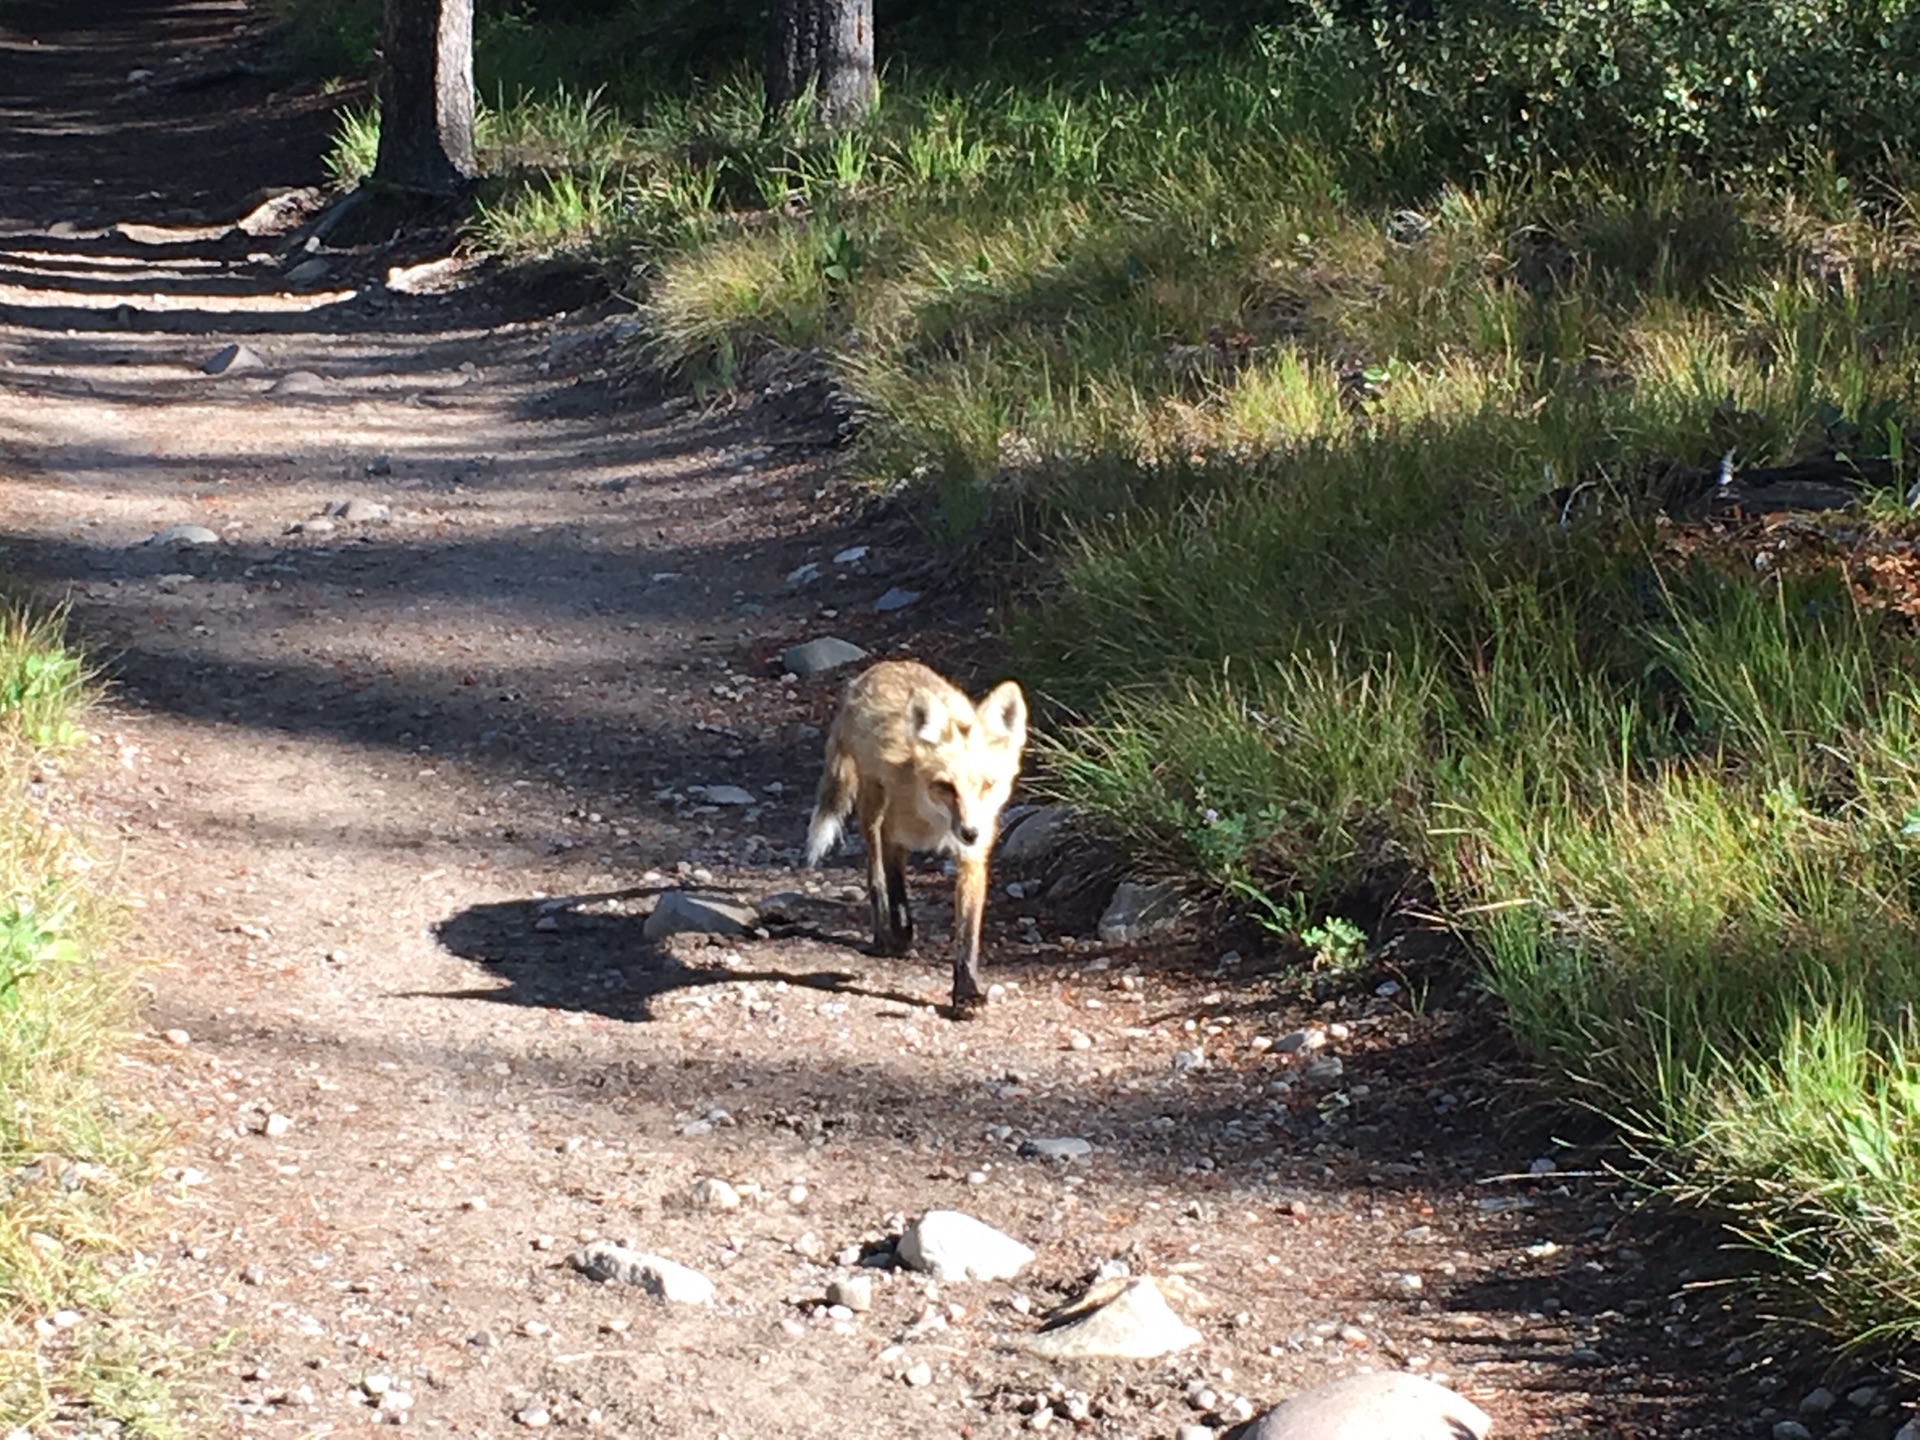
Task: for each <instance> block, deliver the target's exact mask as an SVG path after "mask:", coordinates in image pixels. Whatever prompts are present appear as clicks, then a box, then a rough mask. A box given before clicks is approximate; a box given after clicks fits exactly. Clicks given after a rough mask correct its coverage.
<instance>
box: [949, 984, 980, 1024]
mask: <svg viewBox="0 0 1920 1440" xmlns="http://www.w3.org/2000/svg"><path fill="white" fill-rule="evenodd" d="M986 1008H987V997H986V996H985V995H982V994H981V993H980V992H979V991H978V990H973V989H968V990H964V991H962V990H956V991H954V992H953V1018H954V1019H956V1020H977V1019H979V1018H980V1016H981V1015H983V1014H984V1013H986Z"/></svg>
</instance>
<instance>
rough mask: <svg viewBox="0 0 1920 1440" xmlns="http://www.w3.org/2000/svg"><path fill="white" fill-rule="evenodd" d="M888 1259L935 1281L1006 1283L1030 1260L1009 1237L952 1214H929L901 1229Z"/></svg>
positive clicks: (1030, 1255)
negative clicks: (901, 1231) (898, 1240)
mask: <svg viewBox="0 0 1920 1440" xmlns="http://www.w3.org/2000/svg"><path fill="white" fill-rule="evenodd" d="M894 1254H895V1255H896V1256H898V1258H899V1261H900V1263H901V1264H902V1265H905V1266H906V1267H907V1268H908V1269H909V1270H924V1271H926V1272H927V1273H928V1274H929V1275H931V1276H933V1278H934V1279H936V1280H1011V1279H1012V1278H1013V1277H1014V1276H1016V1275H1018V1274H1019V1273H1020V1272H1021V1270H1023V1269H1024V1268H1026V1266H1027V1264H1028V1262H1030V1261H1031V1260H1032V1259H1033V1251H1031V1250H1029V1249H1028V1248H1027V1247H1026V1246H1024V1245H1022V1244H1021V1243H1020V1242H1019V1241H1018V1240H1015V1239H1014V1238H1013V1237H1012V1236H1011V1235H1003V1234H1001V1233H1000V1231H998V1230H996V1229H994V1228H993V1227H992V1226H991V1225H989V1224H987V1223H986V1222H985V1221H983V1220H976V1219H974V1218H973V1217H972V1216H971V1215H962V1214H961V1213H960V1212H959V1211H958V1210H929V1211H928V1212H927V1213H926V1214H924V1215H922V1216H921V1217H920V1218H919V1219H918V1220H916V1221H914V1222H913V1223H912V1224H911V1225H909V1226H907V1229H906V1233H905V1234H903V1235H902V1236H901V1237H900V1243H899V1245H898V1246H896V1247H895V1249H894Z"/></svg>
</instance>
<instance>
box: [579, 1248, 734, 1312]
mask: <svg viewBox="0 0 1920 1440" xmlns="http://www.w3.org/2000/svg"><path fill="white" fill-rule="evenodd" d="M567 1263H568V1264H570V1265H572V1266H573V1268H574V1269H576V1270H578V1271H579V1272H580V1273H581V1274H582V1275H585V1276H586V1277H587V1278H588V1279H589V1280H600V1281H607V1280H618V1281H619V1282H621V1283H622V1284H624V1285H638V1286H639V1287H640V1288H641V1289H642V1290H645V1291H646V1292H647V1293H648V1294H649V1295H651V1296H653V1297H654V1298H655V1299H656V1300H662V1301H668V1302H671V1303H673V1304H677V1305H708V1304H711V1303H712V1302H713V1282H712V1281H711V1280H709V1279H708V1278H707V1277H706V1276H704V1275H702V1274H701V1273H700V1272H699V1271H698V1270H694V1269H690V1268H689V1267H687V1266H685V1265H681V1264H677V1263H676V1262H674V1261H672V1260H665V1259H662V1258H661V1257H660V1256H658V1255H645V1254H642V1253H641V1252H640V1251H637V1250H629V1249H628V1248H627V1247H626V1246H624V1245H620V1244H616V1243H615V1242H614V1241H612V1240H595V1241H594V1242H593V1243H592V1244H590V1245H588V1246H587V1247H586V1248H585V1249H584V1250H580V1251H578V1252H576V1253H575V1254H574V1255H572V1256H571V1257H569V1259H568V1262H567Z"/></svg>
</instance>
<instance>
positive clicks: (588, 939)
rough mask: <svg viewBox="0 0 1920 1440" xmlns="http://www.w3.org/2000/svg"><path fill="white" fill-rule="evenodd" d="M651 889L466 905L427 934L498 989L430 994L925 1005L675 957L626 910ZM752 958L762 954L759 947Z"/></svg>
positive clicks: (845, 984)
mask: <svg viewBox="0 0 1920 1440" xmlns="http://www.w3.org/2000/svg"><path fill="white" fill-rule="evenodd" d="M658 893H660V892H659V890H657V889H655V888H653V887H636V888H632V889H626V890H607V891H600V892H597V893H591V894H578V895H558V896H552V897H548V898H545V899H540V900H503V901H496V902H493V903H491V904H485V905H472V906H469V907H468V908H466V909H465V910H462V911H460V912H459V913H457V914H455V915H452V916H450V917H449V918H447V919H445V920H443V921H441V922H440V923H439V924H438V925H436V926H435V927H434V935H435V938H436V939H438V940H439V942H440V943H441V944H442V945H443V946H445V947H446V948H447V950H448V951H450V952H451V953H453V954H455V955H458V956H460V957H461V958H462V959H464V960H471V961H474V962H475V963H476V964H478V965H481V966H482V967H484V968H485V969H486V970H487V971H488V972H490V973H491V974H493V975H496V976H498V977H499V978H500V979H502V980H504V981H505V982H506V983H505V984H504V985H499V986H486V987H476V988H474V989H469V990H458V991H434V992H431V993H432V994H434V995H436V996H438V997H439V998H442V999H465V1000H487V1001H492V1002H495V1003H498V1004H508V1005H532V1006H539V1007H542V1008H547V1009H555V1010H574V1011H585V1012H588V1013H591V1014H595V1015H604V1016H606V1017H607V1018H608V1019H610V1020H627V1021H646V1020H652V1019H654V1018H656V1016H655V1014H654V1002H655V1001H656V1000H657V999H658V998H659V997H661V996H663V995H668V994H671V993H672V992H674V991H680V990H692V989H698V988H700V987H702V986H708V985H723V984H727V983H729V982H738V981H742V980H745V981H753V982H756V983H760V984H772V983H774V982H776V981H784V982H785V983H787V984H788V985H792V986H797V987H800V988H802V989H807V990H821V991H827V992H830V993H834V994H843V995H859V996H863V997H865V998H867V999H872V1000H882V1001H890V1002H892V1003H895V1004H900V1005H908V1006H920V1005H924V1004H926V1003H927V1002H926V999H925V997H923V996H917V995H908V994H903V993H899V992H896V991H893V990H888V989H885V988H878V987H875V986H872V985H870V984H863V983H862V979H863V977H861V976H860V975H857V974H854V973H852V972H850V971H843V970H808V969H805V968H803V967H802V966H800V965H796V966H794V967H793V968H792V969H779V968H757V969H748V968H745V967H743V966H737V965H722V964H719V963H718V959H719V956H720V955H721V954H723V953H725V951H724V950H723V949H722V948H719V947H716V948H715V949H714V950H713V951H712V954H713V955H714V957H715V962H716V963H713V964H710V965H703V964H700V963H698V962H697V961H692V962H690V961H688V960H686V959H682V958H681V957H679V956H676V955H674V954H672V953H670V952H669V951H668V950H666V949H664V948H662V947H661V946H659V945H657V944H655V943H654V942H653V941H650V940H648V939H646V938H645V935H644V934H643V931H644V927H645V925H646V919H647V917H646V915H645V913H637V914H636V913H629V911H628V908H627V905H628V902H631V901H634V900H638V899H642V898H644V897H646V896H649V895H655V894H658ZM777 930H778V933H780V934H781V935H783V936H792V937H795V938H801V939H811V940H819V941H821V942H823V943H826V944H831V945H835V946H836V947H838V946H844V945H845V943H846V937H845V936H844V935H842V934H840V933H838V930H837V927H833V926H830V925H827V924H823V923H817V922H816V917H814V916H812V915H805V916H802V917H795V918H794V919H793V920H792V921H790V922H789V923H783V924H781V925H779V926H778V927H777ZM808 948H811V947H808ZM861 948H864V947H861ZM761 953H762V955H763V956H764V953H765V952H764V950H763V951H762V952H761ZM412 993H414V994H423V993H428V992H412Z"/></svg>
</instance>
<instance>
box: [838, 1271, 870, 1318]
mask: <svg viewBox="0 0 1920 1440" xmlns="http://www.w3.org/2000/svg"><path fill="white" fill-rule="evenodd" d="M827 1303H828V1304H829V1305H844V1306H846V1307H847V1309H849V1310H851V1311H853V1312H854V1313H855V1314H860V1313H863V1312H865V1311H868V1310H871V1309H872V1308H873V1280H872V1278H871V1277H870V1276H866V1275H848V1276H846V1277H844V1278H842V1279H839V1280H829V1281H828V1282H827Z"/></svg>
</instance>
